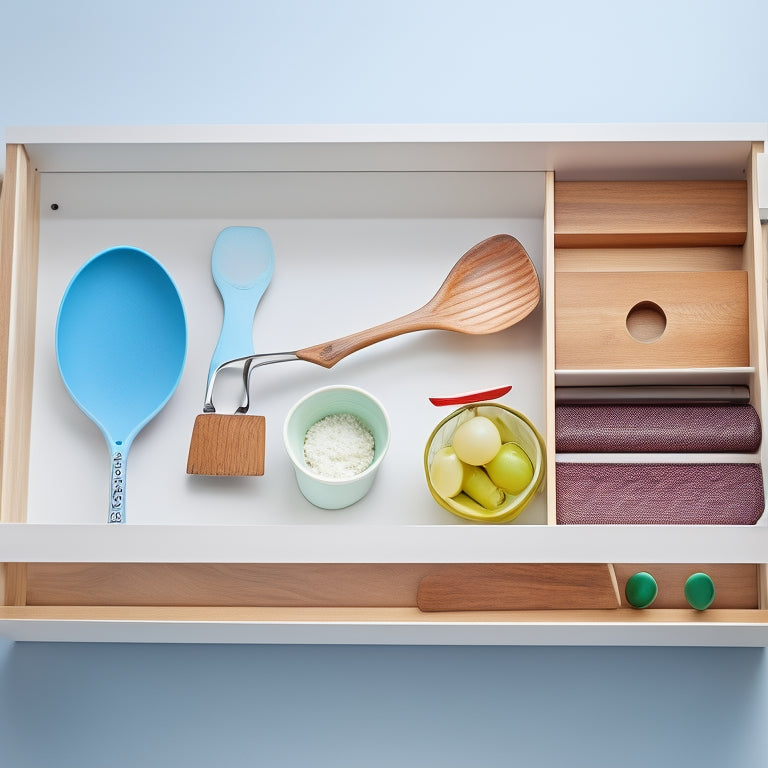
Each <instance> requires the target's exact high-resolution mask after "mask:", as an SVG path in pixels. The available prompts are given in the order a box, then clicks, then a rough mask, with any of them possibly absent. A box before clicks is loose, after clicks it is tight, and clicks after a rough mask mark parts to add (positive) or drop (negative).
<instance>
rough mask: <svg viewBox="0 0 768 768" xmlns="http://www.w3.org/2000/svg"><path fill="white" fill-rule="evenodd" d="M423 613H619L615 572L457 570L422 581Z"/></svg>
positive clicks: (587, 567)
mask: <svg viewBox="0 0 768 768" xmlns="http://www.w3.org/2000/svg"><path fill="white" fill-rule="evenodd" d="M416 604H417V605H418V607H419V609H420V610H422V611H522V610H561V609H563V610H580V609H600V608H608V609H612V608H618V607H619V605H620V604H621V599H620V596H619V591H618V586H617V583H616V576H615V574H614V572H613V566H611V565H609V564H605V563H564V564H559V563H503V564H458V565H453V566H446V568H445V569H444V570H439V571H435V572H433V573H431V574H429V575H427V576H424V578H422V580H421V581H420V582H419V588H418V592H417V597H416Z"/></svg>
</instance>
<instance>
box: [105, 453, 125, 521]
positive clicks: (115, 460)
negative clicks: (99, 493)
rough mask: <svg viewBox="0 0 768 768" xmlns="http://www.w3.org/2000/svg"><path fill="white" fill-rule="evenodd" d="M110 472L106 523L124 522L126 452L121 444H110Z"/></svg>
mask: <svg viewBox="0 0 768 768" xmlns="http://www.w3.org/2000/svg"><path fill="white" fill-rule="evenodd" d="M111 455H112V460H111V463H112V472H111V480H110V484H109V516H108V517H107V522H108V523H124V522H125V465H126V459H127V458H128V451H127V450H126V449H125V447H124V446H123V445H122V443H112V446H111Z"/></svg>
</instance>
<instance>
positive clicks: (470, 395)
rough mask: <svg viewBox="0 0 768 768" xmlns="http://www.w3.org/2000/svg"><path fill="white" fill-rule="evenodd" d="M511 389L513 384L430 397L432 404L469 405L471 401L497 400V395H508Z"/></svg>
mask: <svg viewBox="0 0 768 768" xmlns="http://www.w3.org/2000/svg"><path fill="white" fill-rule="evenodd" d="M510 389H512V385H511V384H510V385H509V386H507V387H496V388H495V389H485V390H483V391H481V392H464V393H463V394H461V395H454V396H453V397H430V398H429V402H430V403H432V405H467V404H469V403H479V402H481V401H482V400H495V399H496V398H497V397H502V396H503V395H506V394H507V392H509V390H510Z"/></svg>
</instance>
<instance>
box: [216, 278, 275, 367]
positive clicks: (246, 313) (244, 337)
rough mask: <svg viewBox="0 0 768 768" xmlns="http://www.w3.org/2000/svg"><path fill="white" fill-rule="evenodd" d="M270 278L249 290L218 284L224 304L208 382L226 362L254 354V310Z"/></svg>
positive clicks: (260, 281)
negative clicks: (222, 317) (222, 318)
mask: <svg viewBox="0 0 768 768" xmlns="http://www.w3.org/2000/svg"><path fill="white" fill-rule="evenodd" d="M270 277H271V275H268V276H266V279H263V280H259V281H258V282H257V283H256V284H254V285H253V286H250V287H248V288H238V287H236V286H233V285H228V284H226V283H219V282H217V285H218V288H219V293H220V294H221V298H222V300H223V301H224V320H223V322H222V325H221V333H220V334H219V341H218V343H217V344H216V349H214V350H213V355H212V356H211V367H210V368H209V369H208V379H209V380H210V377H211V376H212V375H213V372H214V371H215V370H216V369H217V368H218V367H219V366H220V365H221V364H222V363H226V362H227V361H228V360H236V359H237V358H240V357H247V356H248V355H252V354H254V349H253V318H254V317H255V315H256V308H257V306H258V304H259V301H260V300H261V297H262V296H263V295H264V291H266V290H267V286H268V285H269V280H270Z"/></svg>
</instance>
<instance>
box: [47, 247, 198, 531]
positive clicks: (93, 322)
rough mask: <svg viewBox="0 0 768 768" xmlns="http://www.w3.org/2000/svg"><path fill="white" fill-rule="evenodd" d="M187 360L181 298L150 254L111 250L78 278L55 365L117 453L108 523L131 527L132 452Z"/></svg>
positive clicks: (59, 325) (68, 296) (65, 306)
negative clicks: (127, 519) (129, 462)
mask: <svg viewBox="0 0 768 768" xmlns="http://www.w3.org/2000/svg"><path fill="white" fill-rule="evenodd" d="M186 354H187V321H186V316H185V314H184V306H183V304H182V302H181V297H180V295H179V292H178V290H177V288H176V286H175V284H174V283H173V281H172V280H171V278H170V276H169V275H168V273H167V272H166V271H165V269H164V268H163V266H162V265H161V264H160V262H158V261H157V260H156V259H154V258H153V257H152V256H150V255H149V254H148V253H145V252H144V251H142V250H139V249H138V248H133V247H130V246H119V247H115V248H110V249H108V250H106V251H103V252H102V253H99V254H97V255H96V256H94V257H93V258H92V259H90V260H89V261H87V262H86V263H85V264H84V265H83V266H82V267H81V268H80V270H79V271H78V272H77V273H76V274H75V275H74V277H73V278H72V279H71V281H70V283H69V285H68V286H67V289H66V291H65V292H64V296H63V298H62V300H61V305H60V307H59V314H58V318H57V320H56V359H57V362H58V365H59V371H60V372H61V377H62V379H63V380H64V384H65V386H66V388H67V390H68V391H69V394H70V395H71V396H72V399H73V400H74V401H75V403H77V405H78V406H79V407H80V409H81V410H82V411H83V412H84V413H85V414H86V415H87V416H88V417H89V418H90V419H91V420H92V421H94V422H95V423H96V424H97V425H98V427H99V428H100V429H101V431H102V434H103V435H104V438H105V439H106V441H107V445H108V447H109V450H110V457H111V480H110V496H109V514H108V516H107V522H109V523H123V522H125V488H126V483H125V480H126V463H127V458H128V450H129V448H130V447H131V444H132V442H133V439H134V438H135V437H136V435H137V434H138V433H139V431H140V430H141V429H142V427H144V425H146V424H147V422H149V421H150V420H151V419H153V418H154V417H155V415H157V413H158V412H159V411H160V410H161V409H162V407H163V406H164V405H165V404H166V403H167V402H168V400H169V399H170V397H171V395H172V394H173V392H174V391H175V389H176V387H177V385H178V383H179V379H180V378H181V373H182V371H183V369H184V362H185V360H186Z"/></svg>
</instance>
